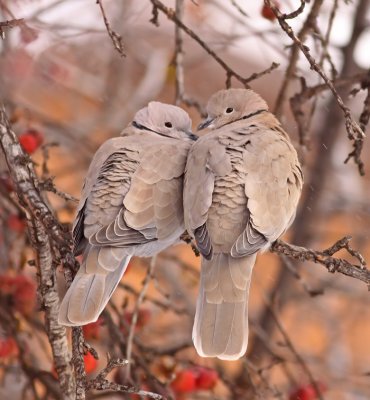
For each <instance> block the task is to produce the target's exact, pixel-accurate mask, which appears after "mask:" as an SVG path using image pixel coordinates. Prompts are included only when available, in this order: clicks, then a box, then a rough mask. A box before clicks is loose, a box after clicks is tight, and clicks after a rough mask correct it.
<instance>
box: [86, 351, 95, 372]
mask: <svg viewBox="0 0 370 400" xmlns="http://www.w3.org/2000/svg"><path fill="white" fill-rule="evenodd" d="M84 364H85V370H86V373H87V374H90V373H91V372H94V371H95V370H96V367H97V366H98V361H97V360H96V359H95V357H94V356H93V355H92V354H91V353H90V352H89V353H87V354H86V355H85V356H84Z"/></svg>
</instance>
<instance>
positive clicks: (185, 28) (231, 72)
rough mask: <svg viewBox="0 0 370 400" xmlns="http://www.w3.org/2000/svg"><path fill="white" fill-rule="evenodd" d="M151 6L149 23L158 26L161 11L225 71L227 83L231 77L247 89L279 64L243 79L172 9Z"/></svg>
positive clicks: (155, 1) (154, 0) (155, 3)
mask: <svg viewBox="0 0 370 400" xmlns="http://www.w3.org/2000/svg"><path fill="white" fill-rule="evenodd" d="M150 1H151V3H152V4H153V18H152V19H151V22H152V23H154V24H155V25H158V10H160V11H162V12H163V13H164V14H165V15H166V16H167V18H168V19H170V20H171V21H173V22H174V23H175V24H176V25H178V26H179V28H181V29H182V30H183V31H184V32H185V33H186V34H187V35H188V36H190V37H191V38H192V39H194V40H195V41H196V42H197V43H198V44H199V45H200V46H201V47H202V48H203V49H204V50H205V51H206V52H207V53H208V54H209V55H210V56H211V57H212V58H213V59H214V60H215V61H216V62H217V63H218V64H219V65H221V67H222V68H223V69H224V70H225V71H226V75H227V81H228V82H229V81H230V79H231V78H232V77H233V78H235V79H237V80H238V81H239V82H241V83H242V84H243V85H244V87H246V88H249V83H250V82H251V81H253V80H255V79H257V78H260V77H261V76H263V75H265V74H268V73H270V72H271V71H272V70H274V69H276V68H277V67H278V66H279V64H277V63H275V62H273V63H272V64H271V66H270V67H268V68H267V69H265V70H263V71H261V72H259V73H253V74H252V75H251V76H250V77H247V78H244V77H242V76H241V75H240V74H238V73H237V72H235V71H234V70H233V69H232V68H230V67H229V66H228V65H227V64H226V63H225V61H224V60H222V59H221V58H220V57H219V56H218V55H217V53H216V52H215V51H214V50H212V49H211V48H210V47H209V46H208V45H207V44H206V43H205V42H204V41H203V40H202V39H201V38H200V37H199V36H198V35H197V34H196V33H195V32H194V31H193V30H191V29H190V28H189V27H188V26H186V25H185V24H184V23H183V22H182V21H181V20H179V19H178V18H177V16H176V13H175V11H174V10H173V9H172V8H168V7H166V6H165V5H164V4H163V3H162V2H160V1H159V0H150Z"/></svg>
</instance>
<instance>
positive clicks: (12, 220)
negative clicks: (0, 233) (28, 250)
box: [7, 214, 26, 234]
mask: <svg viewBox="0 0 370 400" xmlns="http://www.w3.org/2000/svg"><path fill="white" fill-rule="evenodd" d="M7 225H8V227H9V229H10V230H12V231H13V232H16V233H19V234H22V233H23V232H24V231H25V229H26V222H25V221H24V220H23V219H22V218H20V217H19V215H16V214H12V215H9V217H8V220H7Z"/></svg>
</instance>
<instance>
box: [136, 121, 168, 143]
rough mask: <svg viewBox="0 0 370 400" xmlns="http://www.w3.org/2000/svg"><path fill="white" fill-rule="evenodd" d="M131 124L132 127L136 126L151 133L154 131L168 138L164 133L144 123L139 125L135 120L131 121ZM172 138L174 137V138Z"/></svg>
mask: <svg viewBox="0 0 370 400" xmlns="http://www.w3.org/2000/svg"><path fill="white" fill-rule="evenodd" d="M132 126H134V127H135V128H137V129H141V130H143V131H149V132H153V133H156V134H157V135H160V136H164V137H166V138H168V136H167V135H164V134H163V133H160V132H157V131H154V130H153V129H150V128H148V127H146V126H144V125H140V124H138V123H137V122H136V121H132ZM174 139H176V138H174Z"/></svg>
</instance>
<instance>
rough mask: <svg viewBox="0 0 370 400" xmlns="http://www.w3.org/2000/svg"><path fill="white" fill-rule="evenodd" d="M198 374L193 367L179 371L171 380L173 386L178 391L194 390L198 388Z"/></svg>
mask: <svg viewBox="0 0 370 400" xmlns="http://www.w3.org/2000/svg"><path fill="white" fill-rule="evenodd" d="M196 381H197V375H196V372H195V371H194V370H193V369H184V370H182V371H179V372H178V373H177V375H176V377H175V379H174V380H173V381H172V382H171V388H172V390H173V391H174V392H176V393H188V392H193V391H194V390H196V388H197V384H196Z"/></svg>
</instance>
